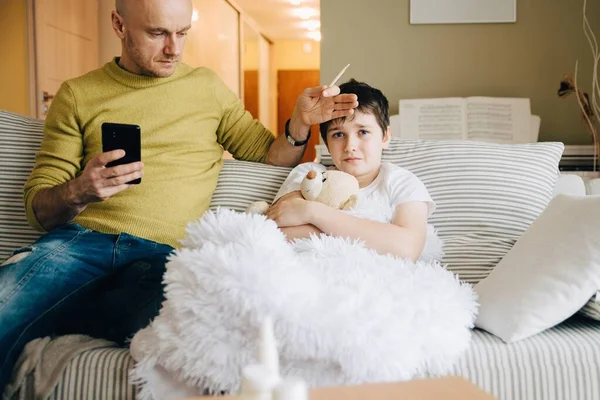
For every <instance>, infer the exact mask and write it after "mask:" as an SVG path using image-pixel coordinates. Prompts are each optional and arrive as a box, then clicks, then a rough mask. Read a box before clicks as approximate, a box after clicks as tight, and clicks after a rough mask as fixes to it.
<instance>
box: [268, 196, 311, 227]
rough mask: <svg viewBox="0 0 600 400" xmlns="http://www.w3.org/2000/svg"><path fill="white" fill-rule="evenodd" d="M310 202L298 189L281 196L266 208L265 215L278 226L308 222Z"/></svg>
mask: <svg viewBox="0 0 600 400" xmlns="http://www.w3.org/2000/svg"><path fill="white" fill-rule="evenodd" d="M309 203H310V202H309V201H307V200H305V199H304V198H303V197H302V194H301V193H300V191H295V192H291V193H288V194H286V195H285V196H282V197H281V198H280V199H279V200H277V201H276V202H275V204H273V205H272V206H271V207H269V209H268V210H267V213H266V216H267V218H269V219H272V220H273V221H275V223H276V224H277V226H278V227H280V228H285V227H288V226H299V225H306V224H309V223H310V222H309V220H310V215H309V213H310V209H309V207H310V204H309Z"/></svg>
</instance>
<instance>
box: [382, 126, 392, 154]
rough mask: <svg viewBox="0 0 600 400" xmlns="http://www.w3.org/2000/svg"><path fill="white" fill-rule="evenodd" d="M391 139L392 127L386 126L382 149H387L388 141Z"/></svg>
mask: <svg viewBox="0 0 600 400" xmlns="http://www.w3.org/2000/svg"><path fill="white" fill-rule="evenodd" d="M391 138H392V127H391V126H388V127H387V129H386V130H385V134H384V135H383V148H384V149H387V148H388V147H389V146H390V139H391Z"/></svg>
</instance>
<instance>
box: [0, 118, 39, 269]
mask: <svg viewBox="0 0 600 400" xmlns="http://www.w3.org/2000/svg"><path fill="white" fill-rule="evenodd" d="M43 130H44V121H41V120H36V119H31V118H27V117H23V116H21V115H17V114H13V113H9V112H7V111H2V110H0V262H1V261H2V260H4V259H5V258H7V257H8V256H9V255H10V254H11V253H12V251H13V250H15V249H17V248H19V247H22V246H25V245H29V244H31V243H32V242H34V241H35V240H36V239H37V238H38V237H39V235H40V233H39V232H36V231H35V230H34V229H33V228H31V227H30V226H29V224H28V223H27V218H26V217H25V207H24V206H23V186H24V185H25V182H26V181H27V177H28V176H29V173H30V172H31V169H32V168H33V164H34V162H35V153H36V152H37V151H38V149H39V147H40V142H41V140H42V136H43Z"/></svg>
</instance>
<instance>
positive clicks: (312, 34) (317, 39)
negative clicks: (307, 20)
mask: <svg viewBox="0 0 600 400" xmlns="http://www.w3.org/2000/svg"><path fill="white" fill-rule="evenodd" d="M306 36H308V37H309V38H311V39H312V40H314V41H315V42H320V41H321V32H319V31H315V32H308V33H307V34H306Z"/></svg>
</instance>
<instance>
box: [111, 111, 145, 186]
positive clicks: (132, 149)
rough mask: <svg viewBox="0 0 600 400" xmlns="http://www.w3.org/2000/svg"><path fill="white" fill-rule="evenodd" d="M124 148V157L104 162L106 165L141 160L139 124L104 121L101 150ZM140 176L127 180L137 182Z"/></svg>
mask: <svg viewBox="0 0 600 400" xmlns="http://www.w3.org/2000/svg"><path fill="white" fill-rule="evenodd" d="M112 150H125V157H123V158H120V159H118V160H115V161H111V162H109V163H108V164H106V166H107V167H113V166H115V165H121V164H129V163H132V162H136V161H141V160H142V138H141V129H140V127H139V125H130V124H117V123H112V122H105V123H103V124H102V152H104V153H106V152H107V151H112ZM141 181H142V179H141V178H138V179H135V180H133V181H130V182H127V183H129V184H138V183H140V182H141Z"/></svg>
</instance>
